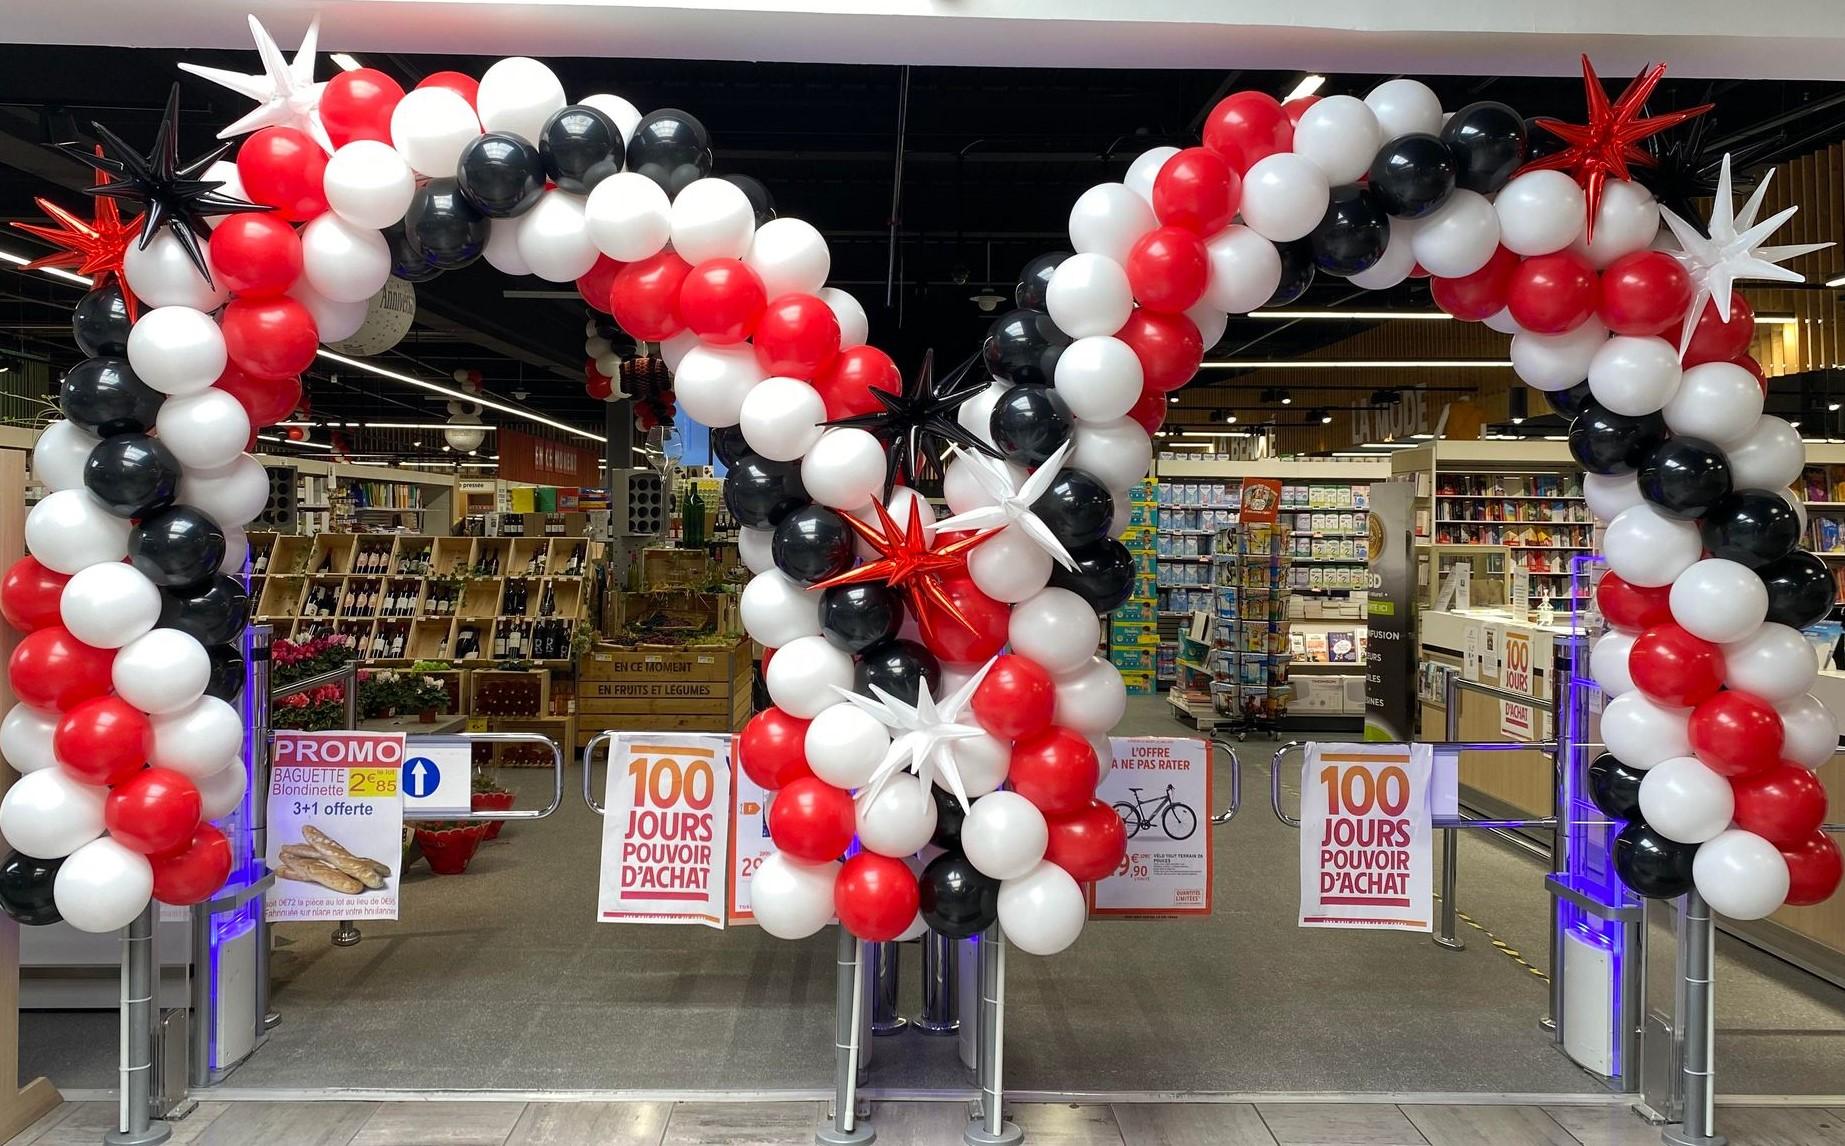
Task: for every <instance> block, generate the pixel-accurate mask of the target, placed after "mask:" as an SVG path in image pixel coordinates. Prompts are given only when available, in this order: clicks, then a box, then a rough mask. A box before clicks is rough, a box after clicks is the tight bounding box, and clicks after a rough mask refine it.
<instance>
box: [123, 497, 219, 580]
mask: <svg viewBox="0 0 1845 1146" xmlns="http://www.w3.org/2000/svg"><path fill="white" fill-rule="evenodd" d="M223 561H224V531H223V530H222V529H219V528H218V523H217V522H215V521H213V520H212V519H211V518H209V517H207V516H206V515H204V514H203V513H200V512H199V511H198V510H196V509H193V508H192V507H191V506H189V505H175V506H169V507H168V508H166V509H163V510H160V511H159V512H158V513H154V514H150V515H148V516H147V517H144V518H142V519H141V521H140V523H139V524H137V525H136V526H135V527H134V528H133V529H131V530H129V531H128V563H129V564H130V565H133V566H134V567H135V568H136V569H139V570H140V571H141V573H142V574H143V575H145V576H146V577H147V579H148V580H149V581H152V582H153V583H154V584H156V585H158V586H160V587H161V588H163V589H168V588H176V587H178V586H181V585H196V584H198V583H199V582H200V581H203V580H205V578H207V577H210V576H211V575H213V574H214V573H216V572H217V571H218V566H219V565H220V564H222V563H223Z"/></svg>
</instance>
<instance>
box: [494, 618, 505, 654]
mask: <svg viewBox="0 0 1845 1146" xmlns="http://www.w3.org/2000/svg"><path fill="white" fill-rule="evenodd" d="M493 659H494V660H496V661H503V660H505V659H506V629H505V627H504V626H495V628H494V630H493Z"/></svg>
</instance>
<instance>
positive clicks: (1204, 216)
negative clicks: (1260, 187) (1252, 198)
mask: <svg viewBox="0 0 1845 1146" xmlns="http://www.w3.org/2000/svg"><path fill="white" fill-rule="evenodd" d="M1242 198H1243V177H1242V176H1240V175H1238V174H1237V173H1236V172H1234V171H1232V170H1230V165H1229V164H1228V163H1226V162H1224V157H1223V156H1221V155H1219V154H1217V153H1216V152H1215V151H1212V150H1210V149H1209V148H1204V147H1188V148H1186V149H1185V150H1183V151H1181V152H1179V153H1178V154H1177V155H1175V156H1173V157H1172V158H1170V159H1168V160H1167V161H1166V162H1165V165H1164V166H1162V167H1161V168H1160V170H1159V174H1158V175H1156V176H1154V179H1153V214H1154V216H1155V217H1157V218H1158V219H1159V221H1160V222H1161V223H1164V224H1166V225H1167V226H1169V227H1183V228H1185V229H1186V230H1188V231H1191V232H1194V233H1196V234H1199V235H1215V234H1216V233H1217V232H1219V231H1221V230H1223V229H1224V228H1225V227H1227V226H1229V224H1230V219H1231V217H1232V216H1234V215H1235V214H1236V208H1237V204H1238V203H1240V202H1242Z"/></svg>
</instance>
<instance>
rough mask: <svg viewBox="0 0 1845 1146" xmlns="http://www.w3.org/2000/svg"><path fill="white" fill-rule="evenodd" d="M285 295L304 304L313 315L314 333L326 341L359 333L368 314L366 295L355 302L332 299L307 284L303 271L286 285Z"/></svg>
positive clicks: (369, 305) (369, 303)
mask: <svg viewBox="0 0 1845 1146" xmlns="http://www.w3.org/2000/svg"><path fill="white" fill-rule="evenodd" d="M288 297H289V298H292V299H294V300H295V301H296V302H298V303H300V304H301V305H302V306H303V307H305V308H307V312H308V313H309V314H310V315H312V316H313V318H314V331H315V333H316V334H317V335H319V337H320V341H321V342H322V343H323V344H326V345H331V344H332V343H335V342H339V341H341V340H343V339H347V338H351V337H352V336H353V335H355V334H357V333H359V330H360V329H361V328H362V327H364V325H365V320H366V318H367V317H369V316H370V314H371V299H370V298H362V299H360V300H359V301H358V302H335V301H334V300H332V299H330V298H328V297H327V296H325V295H323V294H321V293H320V292H319V291H317V290H315V289H314V288H313V287H312V286H310V285H309V284H308V281H307V276H306V275H303V276H302V277H301V278H298V279H296V280H295V283H294V285H293V286H291V287H289V288H288Z"/></svg>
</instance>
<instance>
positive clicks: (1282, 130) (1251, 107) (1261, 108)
mask: <svg viewBox="0 0 1845 1146" xmlns="http://www.w3.org/2000/svg"><path fill="white" fill-rule="evenodd" d="M1204 145H1205V146H1206V147H1208V148H1210V149H1211V150H1212V151H1215V152H1217V154H1219V155H1221V156H1223V157H1224V161H1225V162H1227V163H1228V164H1230V169H1231V170H1232V171H1235V172H1237V173H1238V174H1242V173H1243V172H1246V171H1248V170H1249V169H1250V167H1251V166H1253V165H1254V164H1255V163H1256V161H1257V160H1260V159H1266V158H1267V157H1268V156H1271V155H1274V154H1275V153H1276V152H1278V151H1288V150H1291V149H1292V148H1293V146H1294V120H1293V117H1291V116H1289V115H1288V113H1287V111H1286V110H1285V109H1283V108H1282V106H1281V104H1280V103H1279V102H1277V101H1276V99H1275V97H1274V96H1271V95H1269V94H1267V93H1266V92H1234V93H1232V94H1231V95H1228V96H1225V97H1224V98H1223V99H1222V100H1219V101H1218V104H1217V106H1216V107H1214V108H1212V109H1211V114H1210V115H1209V116H1207V117H1206V118H1205V121H1204Z"/></svg>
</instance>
